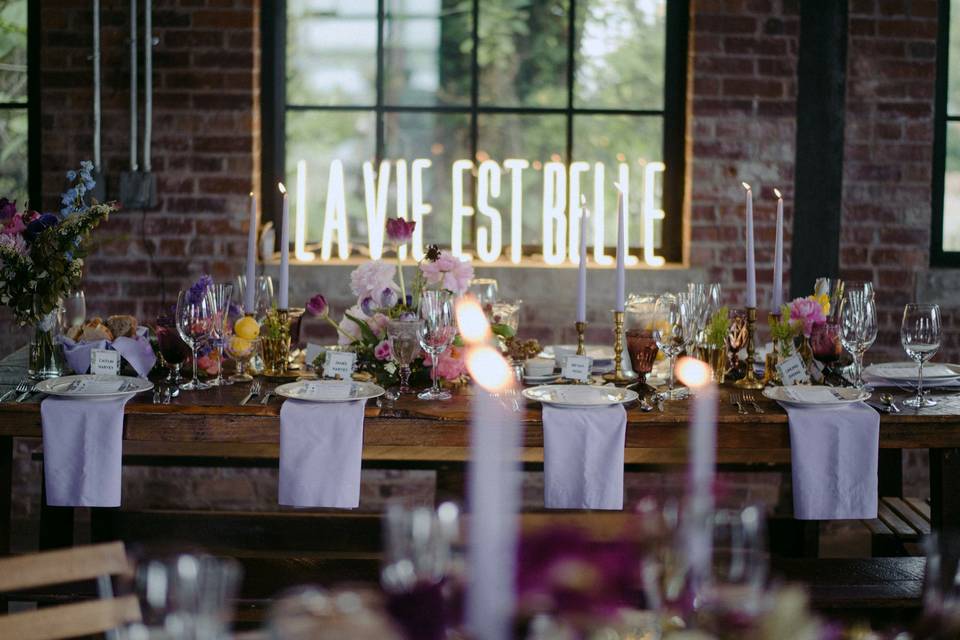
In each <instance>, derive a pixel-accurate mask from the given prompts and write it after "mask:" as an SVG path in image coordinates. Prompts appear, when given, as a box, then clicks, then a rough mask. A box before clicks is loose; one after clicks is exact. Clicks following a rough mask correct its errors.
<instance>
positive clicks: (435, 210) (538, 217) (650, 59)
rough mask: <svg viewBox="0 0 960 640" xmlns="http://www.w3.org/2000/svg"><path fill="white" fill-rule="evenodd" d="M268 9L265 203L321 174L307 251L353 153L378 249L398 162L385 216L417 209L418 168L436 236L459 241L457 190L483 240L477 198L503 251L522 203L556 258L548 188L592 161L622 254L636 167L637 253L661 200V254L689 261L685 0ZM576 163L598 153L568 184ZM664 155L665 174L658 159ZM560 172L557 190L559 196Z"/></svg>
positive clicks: (357, 225) (526, 234)
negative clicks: (381, 197) (625, 190)
mask: <svg viewBox="0 0 960 640" xmlns="http://www.w3.org/2000/svg"><path fill="white" fill-rule="evenodd" d="M263 17H264V21H263V22H264V29H263V33H264V42H263V57H264V59H263V64H264V67H263V68H264V77H263V89H264V96H263V97H264V102H263V106H264V109H263V117H264V122H263V133H264V155H263V161H264V181H263V189H264V191H263V195H264V203H265V205H266V207H267V210H266V211H265V214H266V215H267V216H274V217H275V216H276V214H277V213H278V212H279V202H280V201H279V198H278V196H277V195H276V191H275V186H274V185H275V184H276V181H277V180H282V181H284V182H285V183H286V184H287V186H288V188H290V190H291V194H292V195H293V196H294V202H292V204H291V210H292V211H294V210H295V209H296V208H297V204H296V185H297V183H298V180H299V179H300V177H301V176H304V175H305V179H304V180H303V182H304V184H305V187H306V188H305V193H304V196H303V200H304V202H305V212H306V215H305V220H306V228H307V230H306V241H307V244H308V245H312V244H316V243H318V242H319V241H320V239H321V236H322V232H323V227H324V220H325V215H326V210H327V207H328V197H329V195H330V194H329V193H328V191H329V184H330V174H331V166H332V165H333V164H334V161H339V162H340V164H341V165H342V170H343V176H344V178H343V184H344V190H343V200H344V203H345V205H346V207H345V208H346V211H347V214H348V218H349V225H350V228H349V235H350V240H351V243H352V244H353V246H354V254H361V255H362V254H364V252H365V248H366V241H367V226H368V223H367V209H368V207H369V206H370V205H371V204H373V205H374V206H375V203H368V200H369V199H370V195H371V193H370V187H375V185H376V181H375V180H374V175H377V174H378V172H377V170H378V169H379V168H380V167H381V164H380V163H381V161H383V160H387V161H390V162H391V163H392V165H391V174H390V180H391V182H390V186H389V189H388V190H387V194H388V197H387V204H386V207H387V208H386V212H387V213H386V215H387V217H393V216H395V215H397V213H398V211H403V210H404V209H406V212H407V216H408V217H411V216H412V208H413V204H414V203H413V199H414V198H415V197H416V195H415V194H413V193H411V191H413V190H415V189H416V186H415V185H414V182H415V181H414V179H413V174H414V172H415V171H416V172H419V175H420V177H421V178H422V179H421V180H420V181H419V183H418V184H419V186H420V188H421V190H422V192H423V198H422V199H423V200H424V201H426V202H428V203H429V206H430V208H431V209H432V211H431V213H429V214H428V216H427V217H425V218H424V220H425V223H424V225H423V242H424V243H425V244H430V243H437V244H439V245H440V246H441V247H449V246H451V227H452V225H453V224H454V222H453V218H454V216H453V215H452V211H453V210H454V208H455V205H457V204H458V202H459V203H460V204H463V205H465V206H467V207H471V208H472V210H473V212H474V214H473V215H471V216H468V217H464V218H462V226H463V229H464V230H463V243H464V250H471V248H472V247H474V246H475V239H476V238H477V232H478V231H480V230H481V229H480V228H481V227H487V228H488V229H487V231H484V232H483V233H489V224H490V223H489V219H488V218H487V217H484V216H482V215H479V214H480V211H479V207H478V204H480V205H482V204H483V203H482V202H478V200H483V199H484V198H483V196H484V194H490V195H489V197H488V198H486V200H487V201H488V202H489V204H490V205H492V206H494V207H495V208H497V209H498V210H499V211H500V213H501V216H502V238H503V239H502V242H503V245H504V249H503V255H504V256H505V257H509V253H510V251H509V245H510V243H511V238H512V233H513V231H514V229H513V228H512V227H511V212H512V211H513V210H514V207H515V206H516V203H514V202H513V199H514V198H515V197H519V198H520V202H519V204H520V205H521V206H522V211H523V214H522V230H521V233H522V240H523V249H524V253H525V254H526V255H530V254H535V253H540V252H541V250H542V248H541V239H542V237H543V233H542V224H541V222H542V211H543V207H544V199H545V198H546V199H548V200H550V201H553V200H554V198H557V193H561V194H562V195H561V196H560V197H561V198H563V200H564V201H566V200H569V196H570V194H571V184H570V182H571V181H573V180H574V178H573V177H571V176H572V174H573V173H577V174H578V175H577V178H576V180H578V181H579V182H580V183H581V185H580V192H581V193H583V195H584V196H585V197H586V200H587V205H588V207H590V209H591V210H595V209H596V205H597V204H598V200H597V198H598V195H597V194H598V193H600V192H602V193H603V207H604V213H605V215H604V220H605V224H604V237H605V244H606V246H607V247H608V253H612V247H613V245H614V244H615V235H616V225H615V209H616V191H615V187H614V182H616V181H617V180H618V179H621V178H622V176H621V174H620V172H621V171H622V170H623V169H622V168H621V167H626V168H627V170H628V172H629V189H630V199H629V203H630V225H631V227H630V238H631V246H632V247H634V248H635V249H634V253H635V254H638V255H639V254H641V253H642V251H641V250H639V247H640V246H641V245H642V244H643V243H644V242H645V241H646V239H645V238H643V237H642V236H643V235H644V234H643V231H644V230H643V225H642V211H643V207H644V206H645V198H646V200H647V202H646V206H647V207H648V208H649V209H655V208H662V209H663V210H664V211H665V212H666V217H665V219H664V220H657V221H656V222H655V223H654V234H653V242H654V246H655V247H656V253H657V255H660V256H663V257H665V258H666V259H667V261H669V262H679V261H681V259H682V245H681V242H682V240H681V239H682V202H683V184H684V180H683V168H684V167H683V165H684V155H683V145H684V97H685V86H686V83H685V68H686V40H687V25H688V4H687V0H669V2H668V1H667V0H286V2H285V3H284V2H277V3H265V6H264V16H263ZM417 159H420V160H421V162H420V163H419V167H416V165H414V160H417ZM511 160H513V161H517V160H519V161H526V163H527V164H528V166H527V167H526V168H523V169H522V170H519V171H518V170H517V167H518V165H522V164H523V163H522V162H510V161H511ZM398 161H402V162H398ZM424 161H429V167H426V166H425V162H424ZM484 161H488V164H489V161H493V162H495V163H496V164H497V168H493V167H489V166H488V169H489V170H490V172H488V173H487V175H486V176H484V178H487V179H489V178H491V176H492V174H493V173H497V172H498V171H497V169H499V175H500V189H499V195H497V193H496V191H497V190H496V186H495V185H493V190H492V191H491V190H490V188H489V187H490V183H486V188H484V186H483V185H482V184H481V182H482V181H484V182H485V180H483V179H481V178H480V176H479V174H480V173H482V171H480V170H479V167H480V164H481V163H482V162H484ZM574 161H576V162H577V163H585V164H577V165H575V168H574V170H573V171H567V172H564V171H560V173H562V174H563V180H564V182H563V183H562V186H563V189H560V188H559V184H560V183H554V182H552V181H553V180H555V179H557V177H558V176H557V173H558V166H559V165H560V164H562V165H565V166H566V168H568V169H569V168H570V166H571V163H572V162H574ZM658 162H662V163H664V164H665V165H666V169H665V171H663V172H662V173H661V172H656V171H653V170H652V167H651V170H648V166H649V164H650V163H658ZM364 163H369V166H368V168H367V169H366V173H367V176H366V181H365V176H364V172H365V169H364V166H363V165H364ZM558 163H559V164H558ZM598 165H599V166H600V167H601V169H600V170H598V169H597V167H598ZM654 166H655V165H654ZM383 173H384V175H385V172H383ZM598 174H600V175H598ZM601 179H602V183H599V184H602V189H599V190H598V189H596V186H597V184H598V182H597V181H598V180H601ZM404 180H405V184H406V188H405V189H404V188H403V187H401V193H400V200H402V202H398V196H397V186H398V184H404ZM515 180H516V182H515ZM545 181H547V182H549V183H550V184H557V185H558V187H557V188H556V189H550V190H549V191H550V193H547V190H545V187H544V183H545ZM645 183H647V184H652V192H651V194H650V195H649V197H648V196H647V194H646V193H645V186H647V184H645ZM456 184H459V185H461V186H460V187H459V188H458V187H456V186H455V185H456ZM458 189H460V190H462V193H457V191H458ZM404 192H405V193H404ZM515 192H516V193H517V194H520V195H518V196H515V195H514V193H515ZM458 199H459V200H458ZM404 203H405V204H404ZM561 205H562V203H561ZM564 210H566V208H565V207H564ZM592 236H593V234H592V233H591V234H590V237H591V243H592ZM474 253H475V252H474ZM334 255H336V251H334Z"/></svg>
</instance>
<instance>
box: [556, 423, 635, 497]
mask: <svg viewBox="0 0 960 640" xmlns="http://www.w3.org/2000/svg"><path fill="white" fill-rule="evenodd" d="M626 436H627V412H626V411H625V410H624V408H623V406H622V405H619V404H618V405H613V406H609V407H600V408H596V409H561V408H558V407H552V406H549V405H544V406H543V470H544V484H545V486H544V503H545V504H546V507H547V508H548V509H623V447H624V441H625V439H626Z"/></svg>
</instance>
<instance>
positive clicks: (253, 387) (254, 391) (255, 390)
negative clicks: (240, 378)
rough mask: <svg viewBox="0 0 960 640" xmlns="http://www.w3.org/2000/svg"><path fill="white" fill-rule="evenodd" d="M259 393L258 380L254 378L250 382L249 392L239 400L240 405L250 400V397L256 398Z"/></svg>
mask: <svg viewBox="0 0 960 640" xmlns="http://www.w3.org/2000/svg"><path fill="white" fill-rule="evenodd" d="M259 395H260V381H259V380H254V381H253V382H251V383H250V393H248V394H247V395H246V396H245V397H244V398H243V400H241V401H240V406H243V405H245V404H247V403H248V402H250V399H251V398H256V397H257V396H259Z"/></svg>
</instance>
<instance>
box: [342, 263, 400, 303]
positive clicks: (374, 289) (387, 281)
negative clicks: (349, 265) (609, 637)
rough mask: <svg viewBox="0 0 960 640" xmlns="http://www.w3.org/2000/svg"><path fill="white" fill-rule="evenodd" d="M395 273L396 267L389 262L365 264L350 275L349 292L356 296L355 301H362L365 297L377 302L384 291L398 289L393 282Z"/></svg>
mask: <svg viewBox="0 0 960 640" xmlns="http://www.w3.org/2000/svg"><path fill="white" fill-rule="evenodd" d="M396 272H397V265H395V264H392V263H389V262H383V261H382V260H371V261H370V262H365V263H363V264H362V265H360V266H359V267H357V268H356V269H354V270H353V272H352V273H351V274H350V290H351V291H352V292H353V295H355V296H357V300H363V299H364V298H366V297H371V298H374V299H375V300H379V299H380V296H381V294H382V293H383V290H384V289H386V288H388V287H389V288H391V289H397V288H398V287H397V285H396V284H395V283H394V282H393V276H394V274H396Z"/></svg>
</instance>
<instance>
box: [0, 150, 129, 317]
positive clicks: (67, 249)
mask: <svg viewBox="0 0 960 640" xmlns="http://www.w3.org/2000/svg"><path fill="white" fill-rule="evenodd" d="M92 170H93V164H92V163H90V162H87V161H84V162H82V163H81V164H80V170H79V172H76V171H70V172H68V174H67V178H68V179H69V180H71V183H72V185H71V186H70V188H69V189H67V191H66V192H65V193H64V194H63V196H62V197H61V204H63V205H64V206H63V209H61V211H60V213H59V214H54V213H44V214H40V213H38V212H37V211H33V210H30V209H23V210H19V211H18V209H17V204H16V202H11V201H10V200H8V199H6V198H0V304H3V305H5V306H7V307H9V308H10V310H11V311H12V312H13V316H14V318H15V319H16V320H17V322H18V323H19V324H20V325H26V324H31V323H33V324H36V323H39V322H40V321H41V319H43V318H44V317H45V316H47V315H48V314H49V313H50V312H51V311H53V310H54V309H56V308H57V306H58V305H59V301H60V297H61V296H62V295H63V294H65V293H66V292H68V291H70V290H71V289H75V288H76V287H77V286H78V285H79V284H80V279H81V277H82V275H83V257H84V255H85V247H86V243H87V239H88V238H89V235H90V232H91V231H93V229H94V228H96V227H97V225H99V224H100V223H101V222H102V221H103V220H105V219H106V218H107V216H108V215H109V214H110V213H111V212H112V211H114V210H115V209H116V206H115V205H114V204H100V203H97V202H91V203H90V204H87V202H86V201H85V199H84V198H85V196H86V194H87V192H88V191H89V190H90V189H92V188H93V184H94V183H93V179H92V178H91V175H90V172H91V171H92Z"/></svg>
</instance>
